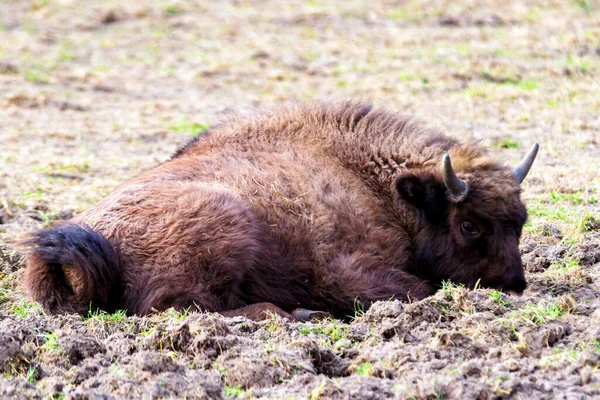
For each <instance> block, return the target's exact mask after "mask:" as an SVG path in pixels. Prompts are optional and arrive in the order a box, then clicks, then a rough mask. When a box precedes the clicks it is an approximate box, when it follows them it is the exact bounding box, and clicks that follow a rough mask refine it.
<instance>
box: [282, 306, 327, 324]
mask: <svg viewBox="0 0 600 400" xmlns="http://www.w3.org/2000/svg"><path fill="white" fill-rule="evenodd" d="M292 315H293V316H294V318H296V320H298V321H300V322H307V321H321V320H324V319H326V318H332V316H331V314H329V313H328V312H325V311H313V310H305V309H304V308H297V309H295V310H294V311H292Z"/></svg>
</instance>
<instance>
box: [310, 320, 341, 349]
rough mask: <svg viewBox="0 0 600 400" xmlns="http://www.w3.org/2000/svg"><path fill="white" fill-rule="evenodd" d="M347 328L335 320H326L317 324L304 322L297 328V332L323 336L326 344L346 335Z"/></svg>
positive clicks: (330, 343)
mask: <svg viewBox="0 0 600 400" xmlns="http://www.w3.org/2000/svg"><path fill="white" fill-rule="evenodd" d="M348 329H349V328H348V326H344V325H343V324H342V323H341V322H339V321H337V320H326V321H324V322H321V323H320V324H318V325H313V324H310V323H307V324H304V325H302V326H300V327H299V328H298V332H299V333H300V334H301V335H304V336H309V335H311V334H315V335H318V336H323V337H324V338H325V340H326V342H327V344H329V345H332V344H333V343H335V342H337V341H338V340H340V339H344V338H346V337H348Z"/></svg>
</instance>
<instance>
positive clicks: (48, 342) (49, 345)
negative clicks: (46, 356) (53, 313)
mask: <svg viewBox="0 0 600 400" xmlns="http://www.w3.org/2000/svg"><path fill="white" fill-rule="evenodd" d="M40 337H42V338H43V339H44V340H45V343H44V345H43V346H42V348H44V349H46V350H48V351H60V346H59V345H58V335H57V334H56V332H44V333H42V334H41V335H40Z"/></svg>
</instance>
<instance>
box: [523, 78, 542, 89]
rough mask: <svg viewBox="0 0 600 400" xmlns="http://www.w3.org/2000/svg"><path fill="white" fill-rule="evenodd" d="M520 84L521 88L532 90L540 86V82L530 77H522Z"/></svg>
mask: <svg viewBox="0 0 600 400" xmlns="http://www.w3.org/2000/svg"><path fill="white" fill-rule="evenodd" d="M518 86H519V88H520V89H521V90H525V91H532V90H536V89H537V88H539V87H540V84H539V83H537V82H536V81H533V80H530V79H522V80H520V81H519V83H518Z"/></svg>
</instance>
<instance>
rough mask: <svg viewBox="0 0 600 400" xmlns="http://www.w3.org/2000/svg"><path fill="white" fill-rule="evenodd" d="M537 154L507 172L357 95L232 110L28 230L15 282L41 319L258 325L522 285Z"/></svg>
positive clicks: (471, 147) (481, 153)
mask: <svg viewBox="0 0 600 400" xmlns="http://www.w3.org/2000/svg"><path fill="white" fill-rule="evenodd" d="M537 150H538V146H537V144H536V145H535V146H534V147H533V148H532V150H531V151H530V153H529V154H528V155H526V156H525V158H524V160H523V161H522V162H521V163H520V164H519V165H518V166H517V167H516V168H515V169H512V168H510V167H506V166H504V165H502V164H501V163H498V162H496V161H494V160H493V159H491V158H490V157H489V156H488V155H487V154H486V152H485V150H484V149H482V148H481V147H480V146H478V145H477V144H475V143H461V142H459V141H457V140H455V139H453V138H450V137H448V136H446V135H444V134H443V133H441V132H438V131H436V130H432V129H428V128H425V127H423V126H421V125H419V124H418V123H416V122H413V121H412V120H410V119H407V118H404V117H402V116H400V115H397V114H395V113H391V112H388V111H385V110H380V109H374V108H372V107H371V106H368V105H364V104H356V103H344V104H333V105H332V104H314V105H292V106H284V107H278V108H273V109H271V110H268V111H263V112H261V113H257V114H256V115H254V116H252V117H243V118H242V117H239V118H232V119H230V120H228V121H225V122H222V123H221V124H219V125H217V126H215V127H213V128H211V129H210V130H209V131H208V132H206V134H204V135H202V136H201V137H198V138H195V139H194V140H192V141H191V142H189V143H188V144H187V145H186V146H184V147H182V148H181V149H179V150H178V151H177V152H176V153H175V154H174V155H173V156H172V157H171V159H170V160H168V161H167V162H165V163H163V164H160V165H158V166H157V167H155V168H154V169H152V170H150V171H147V172H145V173H143V174H141V175H140V176H138V177H136V178H133V179H131V180H129V181H127V182H126V183H124V184H122V185H121V186H119V187H118V188H117V189H116V190H115V191H114V192H113V193H111V194H110V195H108V196H107V197H106V198H104V199H103V200H101V201H100V202H99V203H97V204H96V205H95V206H93V207H92V208H90V209H89V210H87V211H85V212H83V213H82V214H80V215H78V216H76V217H75V218H74V219H73V220H72V221H69V222H62V223H58V224H55V225H54V226H52V227H50V228H48V229H45V230H42V231H40V232H38V233H36V234H35V235H33V236H32V237H31V239H30V240H29V241H28V246H29V251H28V254H27V258H26V270H25V275H24V286H25V287H26V289H27V291H28V293H29V294H30V295H31V296H32V297H33V298H34V299H35V300H36V301H38V302H40V303H41V304H42V305H43V306H44V308H45V310H46V311H48V312H50V313H64V312H74V313H81V314H84V313H86V312H87V311H88V310H89V309H90V307H92V308H94V309H96V308H99V309H102V310H105V311H108V312H111V311H114V310H117V309H124V310H127V312H128V313H130V314H138V315H144V314H148V313H150V312H152V311H154V310H165V309H167V308H170V307H174V308H176V309H184V308H187V307H190V306H193V307H198V308H199V309H201V310H207V311H212V312H220V313H222V314H224V315H228V316H231V315H246V316H248V317H250V318H255V319H260V318H264V316H265V312H266V311H273V312H276V313H279V314H281V315H284V316H288V317H290V318H293V317H292V315H290V314H288V313H292V314H293V315H295V316H296V317H297V318H298V319H307V318H310V317H311V316H314V315H315V314H319V312H320V314H325V315H326V313H330V314H331V315H333V316H335V317H341V318H344V317H346V316H348V315H349V314H352V311H353V309H354V307H355V306H356V303H357V302H359V303H362V305H363V306H367V307H368V306H369V304H371V303H372V302H374V301H377V300H388V299H391V298H396V299H401V300H408V299H420V298H423V297H426V296H428V295H430V294H432V292H433V291H435V290H436V288H437V287H439V285H440V284H441V283H442V281H445V280H449V281H454V282H457V283H462V284H465V285H466V286H468V287H471V288H472V287H475V286H477V285H479V286H481V287H494V288H499V289H503V290H506V291H515V292H522V291H523V290H524V289H525V287H526V280H525V276H524V273H523V266H522V264H521V257H520V254H519V248H518V246H519V239H520V236H521V231H522V228H523V224H524V223H525V220H526V219H527V212H526V209H525V206H524V205H523V203H522V202H521V200H520V192H521V189H520V183H521V182H522V181H523V179H525V176H526V175H527V173H528V171H529V169H530V167H531V165H532V163H533V161H534V158H535V156H536V153H537ZM310 310H317V311H316V312H313V311H310Z"/></svg>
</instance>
